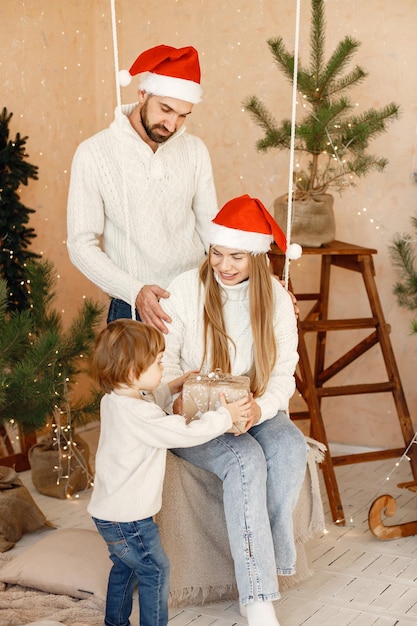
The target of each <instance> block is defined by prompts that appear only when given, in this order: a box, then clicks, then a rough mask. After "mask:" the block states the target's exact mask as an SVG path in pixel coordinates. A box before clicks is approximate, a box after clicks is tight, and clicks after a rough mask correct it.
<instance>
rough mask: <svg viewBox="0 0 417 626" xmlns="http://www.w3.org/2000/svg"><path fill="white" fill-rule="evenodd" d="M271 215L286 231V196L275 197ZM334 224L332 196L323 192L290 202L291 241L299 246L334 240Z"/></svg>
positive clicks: (318, 245) (313, 246) (313, 245)
mask: <svg viewBox="0 0 417 626" xmlns="http://www.w3.org/2000/svg"><path fill="white" fill-rule="evenodd" d="M272 212H273V215H274V217H275V219H276V221H277V222H278V224H279V225H280V226H281V228H282V230H283V231H284V232H287V214H288V196H287V195H284V196H280V197H279V198H276V199H275V201H274V204H273V211H272ZM335 236H336V225H335V219H334V212H333V196H332V195H331V194H328V193H325V194H321V195H317V196H310V197H309V198H306V199H305V200H294V201H293V203H292V223H291V241H293V242H294V243H299V244H300V246H304V247H311V248H319V247H320V246H321V245H323V244H324V243H330V241H334V239H335Z"/></svg>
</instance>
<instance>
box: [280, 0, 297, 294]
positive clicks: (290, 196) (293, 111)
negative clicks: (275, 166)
mask: <svg viewBox="0 0 417 626" xmlns="http://www.w3.org/2000/svg"><path fill="white" fill-rule="evenodd" d="M300 7H301V0H297V6H296V15H295V35H294V73H293V81H292V103H291V141H290V164H289V174H288V205H287V232H286V236H287V250H288V251H289V249H290V243H291V225H292V202H293V185H294V182H293V181H294V151H295V150H294V146H295V118H296V110H297V80H298V50H299V46H300V43H299V42H300ZM289 272H290V255H289V253H288V252H287V254H286V255H285V265H284V283H285V287H286V288H287V289H288V281H289Z"/></svg>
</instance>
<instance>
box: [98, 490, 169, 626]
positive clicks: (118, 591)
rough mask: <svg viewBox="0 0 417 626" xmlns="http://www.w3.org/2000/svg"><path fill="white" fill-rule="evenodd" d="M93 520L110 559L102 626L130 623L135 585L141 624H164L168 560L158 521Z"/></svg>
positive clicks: (124, 625) (166, 604) (120, 625)
mask: <svg viewBox="0 0 417 626" xmlns="http://www.w3.org/2000/svg"><path fill="white" fill-rule="evenodd" d="M138 488H140V485H139V486H138ZM93 520H94V523H95V525H96V526H97V530H98V531H99V533H100V535H101V536H102V537H103V539H104V541H105V542H106V543H107V548H108V550H109V553H110V558H111V560H112V561H113V566H112V568H111V570H110V575H109V582H108V586H107V599H106V616H105V620H104V623H105V625H106V626H129V624H130V621H129V617H130V615H131V613H132V603H133V592H134V589H135V586H136V585H138V597H139V611H140V626H167V623H168V595H169V561H168V557H167V556H166V554H165V552H164V550H163V548H162V545H161V541H160V538H159V530H158V526H157V524H155V522H154V521H153V519H152V518H151V517H148V518H147V519H143V520H139V521H136V522H108V521H104V520H100V519H96V518H93Z"/></svg>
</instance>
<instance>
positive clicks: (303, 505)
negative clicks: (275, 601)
mask: <svg viewBox="0 0 417 626" xmlns="http://www.w3.org/2000/svg"><path fill="white" fill-rule="evenodd" d="M307 441H308V443H309V445H310V453H309V456H308V462H307V471H306V477H305V480H304V484H303V486H302V489H301V493H300V497H299V500H298V504H297V507H296V510H295V513H294V527H295V536H296V544H297V572H296V574H295V576H289V577H280V589H281V590H283V589H288V588H289V587H293V586H296V585H297V584H299V583H300V582H301V581H303V580H305V579H306V578H309V577H310V576H311V575H312V572H311V570H310V569H309V567H308V562H307V557H306V552H305V548H304V544H305V542H307V541H308V540H309V539H312V538H313V537H314V536H316V535H318V534H321V533H322V532H323V530H324V515H323V506H322V500H321V494H320V486H319V479H318V471H317V463H319V462H320V461H321V460H322V457H323V452H324V450H323V445H322V444H320V443H318V442H316V441H314V440H312V439H309V438H307ZM157 522H158V524H159V527H160V531H161V539H162V543H163V545H164V548H165V550H166V552H167V555H168V557H169V559H170V562H171V594H170V606H172V607H177V606H184V605H186V604H203V603H209V602H216V601H222V600H229V599H236V598H237V590H236V584H235V577H234V570H233V560H232V556H231V554H230V548H229V541H228V538H227V531H226V521H225V518H224V512H223V496H222V483H221V481H220V480H219V479H218V478H217V476H215V475H214V474H212V473H210V472H208V471H206V470H202V469H200V468H198V467H195V466H194V465H192V464H191V463H188V462H187V461H184V460H183V459H180V458H179V457H176V456H175V455H174V454H173V453H171V452H168V458H167V470H166V477H165V484H164V495H163V504H162V509H161V511H160V513H159V514H158V516H157Z"/></svg>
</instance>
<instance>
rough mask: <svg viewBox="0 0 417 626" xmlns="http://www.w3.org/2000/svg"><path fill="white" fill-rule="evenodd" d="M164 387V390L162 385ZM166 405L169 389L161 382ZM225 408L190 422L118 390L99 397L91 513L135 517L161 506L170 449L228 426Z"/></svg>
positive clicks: (104, 516)
mask: <svg viewBox="0 0 417 626" xmlns="http://www.w3.org/2000/svg"><path fill="white" fill-rule="evenodd" d="M164 388H165V389H164ZM164 391H165V397H164V401H163V403H161V404H163V405H165V404H166V403H167V402H168V401H169V399H170V396H171V394H170V393H169V391H168V390H167V389H166V386H165V385H162V386H161V389H160V393H159V399H161V397H162V396H163V395H164V394H163V392H164ZM231 424H232V420H231V417H230V413H229V412H228V411H227V409H224V408H223V407H221V408H220V409H219V410H218V411H208V412H207V413H204V414H203V416H202V419H201V420H199V421H196V422H192V423H191V424H189V425H188V426H187V425H186V423H185V420H184V418H183V417H182V416H180V415H166V413H165V412H164V411H163V410H162V409H161V408H160V407H159V406H158V405H157V404H155V402H146V401H145V400H139V399H137V398H132V397H128V396H120V395H117V394H116V393H114V392H111V393H106V394H105V395H104V396H103V398H102V400H101V409H100V439H99V444H98V449H97V454H96V461H95V464H96V467H95V470H96V471H95V477H94V489H93V493H92V496H91V500H90V503H89V505H88V512H89V513H90V515H93V516H94V517H97V518H99V519H104V520H113V521H118V522H132V521H134V520H139V519H145V518H147V517H151V516H152V515H155V513H157V512H158V511H159V509H160V508H161V503H162V486H163V480H164V475H165V463H166V451H167V448H177V447H180V446H181V447H188V446H198V445H200V444H202V443H205V442H206V441H209V440H210V439H212V438H213V437H217V436H218V435H221V434H222V433H224V432H225V431H226V430H228V429H229V428H230V426H231Z"/></svg>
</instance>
